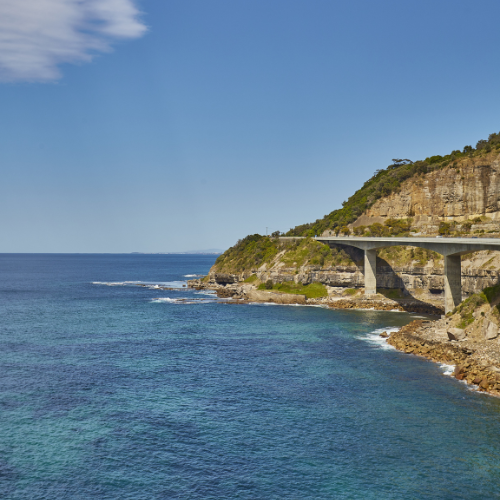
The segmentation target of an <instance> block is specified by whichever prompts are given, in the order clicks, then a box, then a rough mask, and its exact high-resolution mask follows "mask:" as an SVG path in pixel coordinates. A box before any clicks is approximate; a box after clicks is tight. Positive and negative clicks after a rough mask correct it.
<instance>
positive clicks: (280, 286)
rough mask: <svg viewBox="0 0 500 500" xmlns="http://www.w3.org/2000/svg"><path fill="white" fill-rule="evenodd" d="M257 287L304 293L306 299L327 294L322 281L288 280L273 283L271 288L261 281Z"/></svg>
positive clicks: (282, 291)
mask: <svg viewBox="0 0 500 500" xmlns="http://www.w3.org/2000/svg"><path fill="white" fill-rule="evenodd" d="M258 289H259V290H272V291H274V292H281V293H293V294H297V295H305V296H306V297H307V298H308V299H319V298H321V297H327V296H328V292H327V291H326V287H325V285H323V284H322V283H311V284H309V285H303V284H302V283H295V282H293V281H288V282H286V283H277V284H276V285H273V286H272V288H269V287H268V286H267V285H266V283H262V284H261V285H259V287H258Z"/></svg>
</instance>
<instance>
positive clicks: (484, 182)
mask: <svg viewBox="0 0 500 500" xmlns="http://www.w3.org/2000/svg"><path fill="white" fill-rule="evenodd" d="M499 155H500V133H498V134H491V135H490V136H489V138H488V140H481V141H479V142H478V143H477V144H476V148H472V146H465V147H464V148H463V150H462V151H458V150H456V151H452V152H451V153H450V154H449V155H446V156H439V155H435V156H430V157H428V158H426V159H425V160H420V161H416V162H409V160H397V161H395V162H394V163H393V164H392V165H389V166H388V167H387V168H386V169H381V170H377V171H376V172H375V174H374V175H373V176H372V177H371V178H370V179H369V180H368V181H366V182H365V183H364V185H363V187H362V188H361V189H359V190H358V191H356V192H355V193H354V194H353V195H352V196H351V197H350V198H349V199H348V200H347V201H345V202H343V204H342V205H343V207H342V208H341V209H338V210H334V211H333V212H331V213H330V214H328V215H325V216H324V217H323V218H322V219H318V220H316V221H315V222H312V223H307V224H301V225H299V226H296V227H295V228H293V229H291V230H290V231H288V232H287V233H286V235H287V236H314V235H316V234H317V235H319V234H323V233H324V232H325V231H332V232H337V231H340V230H341V229H342V228H344V227H346V226H348V225H350V224H353V223H355V221H356V220H357V219H359V218H360V217H361V216H362V215H366V214H369V217H375V218H376V217H379V216H380V217H381V218H383V219H384V220H388V219H390V218H395V219H401V218H412V217H414V215H418V216H424V215H435V216H437V217H445V216H446V210H441V208H440V207H437V206H436V207H435V208H436V209H437V211H436V213H432V214H431V213H430V212H429V210H433V209H434V207H432V206H431V205H429V204H427V203H425V201H424V200H425V197H423V198H422V199H421V201H423V203H420V204H418V203H417V201H415V203H414V204H411V203H409V204H408V203H407V204H405V203H404V201H402V202H401V203H400V204H398V203H396V204H392V205H391V204H389V205H387V204H384V203H383V200H388V199H391V195H392V196H393V198H395V197H396V198H397V196H398V195H401V199H402V200H403V199H404V194H403V193H404V189H402V188H403V186H404V185H406V186H408V185H409V184H411V185H418V183H419V182H423V180H424V179H433V180H434V182H435V183H436V186H440V185H442V187H443V189H441V191H440V192H439V193H437V194H438V195H439V196H440V199H441V200H442V201H443V203H444V204H445V203H446V202H447V196H448V192H447V191H446V185H447V184H448V181H449V179H448V176H449V175H450V174H452V176H453V178H452V181H453V186H455V185H456V188H455V187H454V188H452V189H450V192H452V193H454V194H456V195H457V200H458V203H454V205H453V214H454V217H469V218H478V217H481V216H485V215H486V213H490V211H491V210H492V209H495V211H499V210H500V208H499V206H498V200H492V199H491V196H494V193H495V192H496V193H498V192H499V191H498V189H497V190H495V188H496V187H498V186H497V184H496V182H497V174H496V169H497V168H498V157H499ZM494 162H496V165H495V167H493V168H492V163H494ZM463 169H465V172H463V171H462V170H463ZM432 174H434V175H432ZM476 177H479V179H477V178H476ZM490 178H491V180H494V181H495V184H494V186H492V187H491V188H490V191H488V182H489V180H490ZM409 180H411V181H412V182H411V183H408V181H409ZM460 186H461V188H460ZM431 187H432V183H431ZM422 188H423V190H424V191H425V186H423V185H422ZM480 189H484V192H485V194H484V196H483V197H482V198H483V199H484V203H483V204H481V203H478V204H477V205H475V204H474V203H473V202H472V197H469V198H468V201H469V203H468V204H465V205H460V203H459V201H460V193H461V192H469V191H470V193H478V192H479V190H480ZM489 193H491V196H490V197H489V196H488V194H489ZM379 200H380V201H379ZM377 202H379V203H378V204H377ZM386 206H387V207H390V206H393V207H394V208H393V209H392V210H391V209H387V210H385V211H384V207H386ZM372 207H373V213H372V212H370V209H372ZM400 208H401V212H399V211H398V210H399V209H400ZM460 211H461V212H462V213H461V215H458V214H459V213H460ZM379 213H380V215H378V214H379ZM373 222H379V220H378V219H373V220H372V221H370V220H366V224H364V225H369V223H373ZM358 225H361V223H359V224H358ZM376 229H380V228H376ZM375 235H376V234H375Z"/></svg>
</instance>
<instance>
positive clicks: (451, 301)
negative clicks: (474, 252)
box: [444, 255, 462, 314]
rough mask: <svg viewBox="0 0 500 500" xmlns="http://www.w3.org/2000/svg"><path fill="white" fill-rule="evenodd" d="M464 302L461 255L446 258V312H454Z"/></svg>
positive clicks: (446, 256)
mask: <svg viewBox="0 0 500 500" xmlns="http://www.w3.org/2000/svg"><path fill="white" fill-rule="evenodd" d="M460 302H462V264H461V259H460V255H445V256H444V312H445V314H447V313H449V312H451V311H453V309H455V307H457V306H458V304H460Z"/></svg>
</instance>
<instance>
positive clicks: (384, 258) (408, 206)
mask: <svg viewBox="0 0 500 500" xmlns="http://www.w3.org/2000/svg"><path fill="white" fill-rule="evenodd" d="M499 193H500V134H492V135H490V137H489V139H488V140H487V141H479V142H478V144H477V145H476V148H472V147H471V146H466V147H465V148H464V149H463V151H453V152H452V153H450V155H447V156H445V157H441V156H432V157H429V158H426V159H425V160H423V161H419V162H415V163H410V162H409V161H408V160H400V161H398V162H396V163H395V164H393V165H391V166H389V167H388V168H387V169H385V170H379V171H377V172H376V174H375V175H374V176H373V177H372V178H371V179H369V180H368V181H367V182H366V183H365V184H364V186H363V187H362V188H361V189H360V190H359V191H357V192H356V193H355V194H354V195H353V196H351V197H350V198H349V199H348V200H347V202H345V203H344V207H343V208H342V209H340V210H336V211H333V212H332V213H330V214H329V215H327V216H325V217H324V218H323V219H320V220H317V221H316V222H314V223H311V224H304V225H301V226H297V227H296V228H294V229H293V230H291V231H290V232H289V233H287V235H301V236H311V235H315V234H324V235H329V234H335V233H338V232H342V233H346V234H356V235H368V236H382V235H384V236H385V235H387V236H409V235H412V234H425V235H437V234H441V235H443V236H446V235H453V236H459V235H464V234H477V235H478V236H481V235H483V234H484V235H486V234H487V235H488V236H490V237H491V236H500V196H499ZM278 236H279V233H274V234H273V236H272V237H266V236H260V235H251V236H247V237H246V238H244V239H243V240H241V241H239V242H238V243H237V244H236V245H234V246H233V247H231V248H229V249H228V250H227V251H226V252H224V253H223V254H222V255H221V256H219V258H218V259H217V261H216V262H215V264H214V266H213V267H212V269H211V270H210V275H209V277H207V280H211V281H212V282H214V283H215V282H219V283H225V282H247V283H250V282H251V283H254V284H255V285H256V286H261V287H264V286H267V287H269V288H270V287H274V289H278V288H279V289H280V290H281V291H289V292H291V291H292V288H294V287H293V286H291V284H292V283H295V285H296V286H308V285H310V284H313V283H320V284H321V285H323V286H324V287H326V291H327V293H329V294H332V293H337V292H339V291H342V292H345V290H347V289H354V290H356V289H361V288H363V286H364V277H363V254H362V252H361V251H359V250H356V249H354V248H352V247H340V246H339V247H338V248H330V247H328V246H327V245H324V244H322V243H320V242H318V241H315V240H314V239H312V238H306V239H304V240H297V241H286V242H285V241H283V240H279V238H278ZM377 255H378V262H377V283H378V288H379V289H380V291H381V292H382V293H385V294H392V295H393V296H398V295H402V296H408V295H410V296H412V297H415V298H418V299H419V300H425V301H434V302H435V301H438V302H439V301H440V300H442V297H443V293H444V292H443V290H444V278H443V259H442V257H441V256H440V255H438V254H436V253H433V252H430V251H427V250H424V249H419V248H411V247H398V246H395V247H390V248H385V249H381V250H379V251H378V252H377ZM499 269H500V254H497V253H496V252H477V253H475V254H469V255H466V256H463V258H462V270H463V277H462V288H463V293H464V295H465V296H469V295H471V294H473V293H477V292H480V291H481V290H482V289H483V288H485V287H488V286H493V285H495V284H496V283H498V281H499V276H500V273H499ZM284 284H288V285H287V287H288V288H290V287H291V288H290V290H288V289H285V288H287V287H284ZM295 285H294V286H295ZM296 286H295V292H296V291H297V288H296ZM384 290H385V291H384ZM339 293H340V292H339Z"/></svg>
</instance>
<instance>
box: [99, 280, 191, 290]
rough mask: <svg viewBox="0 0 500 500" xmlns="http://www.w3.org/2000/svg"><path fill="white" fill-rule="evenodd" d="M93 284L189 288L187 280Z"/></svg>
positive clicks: (156, 288) (155, 288)
mask: <svg viewBox="0 0 500 500" xmlns="http://www.w3.org/2000/svg"><path fill="white" fill-rule="evenodd" d="M92 284H93V285H106V286H144V287H146V288H150V289H152V290H158V289H160V288H180V289H182V288H187V282H186V281H158V282H152V281H92Z"/></svg>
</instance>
